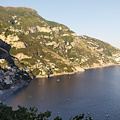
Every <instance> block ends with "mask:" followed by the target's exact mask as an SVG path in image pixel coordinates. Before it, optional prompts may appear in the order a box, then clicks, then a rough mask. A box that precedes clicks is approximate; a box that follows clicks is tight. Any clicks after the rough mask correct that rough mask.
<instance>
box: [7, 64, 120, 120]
mask: <svg viewBox="0 0 120 120" xmlns="http://www.w3.org/2000/svg"><path fill="white" fill-rule="evenodd" d="M57 79H59V80H60V81H59V82H57ZM5 103H6V104H7V105H11V106H13V107H14V109H16V108H17V106H18V105H21V106H26V107H30V106H32V107H33V106H36V107H37V108H39V110H40V111H41V112H45V111H46V110H50V111H52V116H51V118H50V119H51V120H52V119H53V118H55V117H56V116H58V115H59V116H60V117H62V118H63V120H68V119H69V118H70V117H71V116H75V115H77V114H80V113H85V114H86V115H87V113H88V112H90V113H91V114H90V116H92V117H93V118H94V120H120V66H111V67H106V68H98V69H90V70H86V71H85V72H83V73H77V74H74V75H63V76H56V77H51V78H49V79H48V78H40V79H35V80H33V81H31V83H30V84H29V86H28V87H25V88H23V89H20V90H19V91H17V92H15V93H14V94H13V95H11V96H9V97H8V98H7V100H6V101H5ZM107 114H109V117H107V116H106V115H107Z"/></svg>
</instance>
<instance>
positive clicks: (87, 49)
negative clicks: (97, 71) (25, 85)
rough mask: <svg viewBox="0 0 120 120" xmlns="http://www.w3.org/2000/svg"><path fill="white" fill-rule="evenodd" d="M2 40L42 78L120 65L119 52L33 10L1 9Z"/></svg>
mask: <svg viewBox="0 0 120 120" xmlns="http://www.w3.org/2000/svg"><path fill="white" fill-rule="evenodd" d="M0 39H2V40H4V41H5V42H6V43H8V44H10V45H11V47H12V48H11V50H10V53H11V54H12V55H13V56H15V57H17V58H18V59H19V60H20V61H21V62H22V63H23V64H25V65H26V66H28V68H30V69H31V70H32V71H33V73H34V74H35V75H40V76H45V75H47V74H50V73H54V74H57V73H67V72H75V71H83V70H84V69H86V68H91V67H97V66H105V65H114V64H119V62H120V50H119V49H117V48H115V47H113V46H111V45H109V44H108V43H105V42H102V41H100V40H97V39H94V38H90V37H87V36H77V35H76V34H75V33H74V32H73V31H71V30H70V29H69V28H68V27H67V26H65V25H62V24H58V23H55V22H51V21H47V20H45V19H43V18H42V17H41V16H39V15H38V13H37V12H36V11H35V10H34V9H31V8H25V7H18V8H13V7H0ZM2 64H4V62H3V61H2V63H1V66H2ZM16 64H17V62H16Z"/></svg>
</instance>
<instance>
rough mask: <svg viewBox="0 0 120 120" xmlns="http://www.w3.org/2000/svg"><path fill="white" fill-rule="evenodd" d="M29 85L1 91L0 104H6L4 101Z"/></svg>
mask: <svg viewBox="0 0 120 120" xmlns="http://www.w3.org/2000/svg"><path fill="white" fill-rule="evenodd" d="M28 85H29V83H26V84H23V85H20V86H14V87H13V88H11V89H8V90H0V103H1V102H2V103H4V100H5V99H6V98H7V97H8V96H10V95H12V94H13V93H14V92H15V91H17V90H19V89H21V88H23V87H25V86H28Z"/></svg>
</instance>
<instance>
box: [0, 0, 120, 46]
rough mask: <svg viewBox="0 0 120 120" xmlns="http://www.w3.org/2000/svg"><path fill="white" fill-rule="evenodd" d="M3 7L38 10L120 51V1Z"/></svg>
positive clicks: (37, 1)
mask: <svg viewBox="0 0 120 120" xmlns="http://www.w3.org/2000/svg"><path fill="white" fill-rule="evenodd" d="M0 6H13V7H18V6H24V7H30V8H34V9H36V10H37V11H38V13H39V15H40V16H42V17H43V18H45V19H47V20H50V21H55V22H58V23H62V24H64V25H66V26H68V27H69V28H70V29H71V30H73V31H74V32H76V34H77V35H87V36H90V37H94V38H97V39H100V40H102V41H105V42H108V43H110V44H112V45H113V46H116V47H118V48H120V0H0Z"/></svg>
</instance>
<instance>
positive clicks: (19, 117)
mask: <svg viewBox="0 0 120 120" xmlns="http://www.w3.org/2000/svg"><path fill="white" fill-rule="evenodd" d="M51 113H52V112H50V111H46V112H45V113H41V112H40V113H38V109H37V108H35V107H30V108H29V109H28V108H25V107H21V106H18V109H17V110H13V108H12V107H9V106H7V105H5V104H3V103H0V119H1V120H49V118H50V116H51ZM54 120H62V118H61V117H59V116H57V117H55V118H54ZM69 120H92V118H91V117H90V116H86V117H85V115H84V114H80V115H77V116H75V117H71V118H70V119H69Z"/></svg>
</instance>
